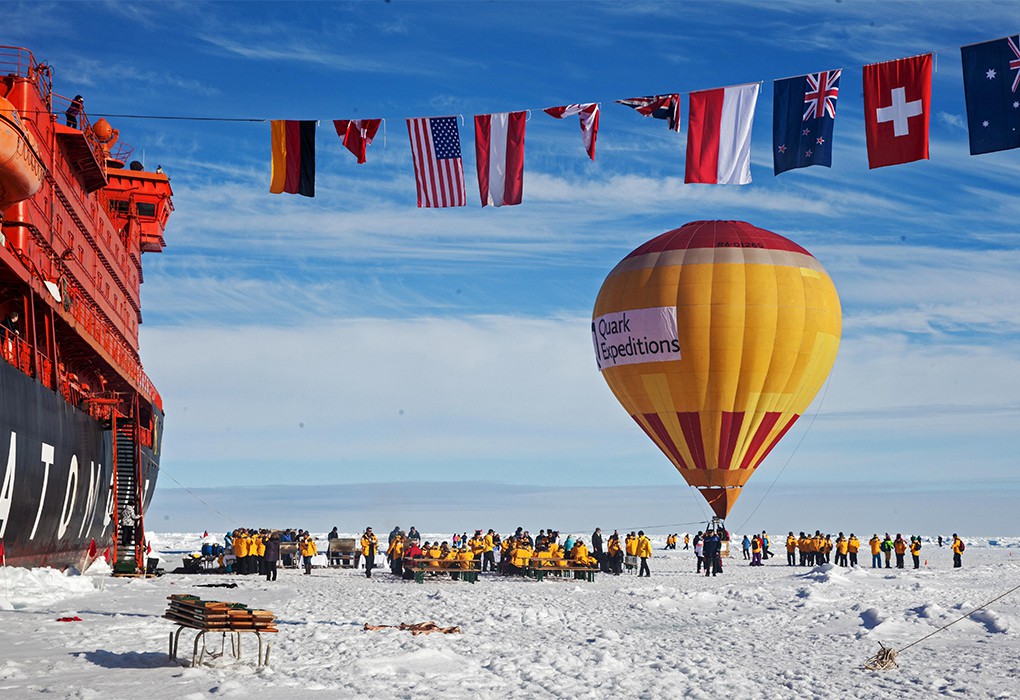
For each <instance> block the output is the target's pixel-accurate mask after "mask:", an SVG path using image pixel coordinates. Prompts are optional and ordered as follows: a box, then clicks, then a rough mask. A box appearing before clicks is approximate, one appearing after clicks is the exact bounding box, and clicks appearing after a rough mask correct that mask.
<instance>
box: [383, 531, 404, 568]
mask: <svg viewBox="0 0 1020 700" xmlns="http://www.w3.org/2000/svg"><path fill="white" fill-rule="evenodd" d="M386 556H387V557H389V560H390V571H391V572H392V573H393V575H394V576H398V577H403V575H404V536H403V535H401V534H400V533H397V534H396V535H394V536H393V539H392V540H390V546H389V547H387V548H386Z"/></svg>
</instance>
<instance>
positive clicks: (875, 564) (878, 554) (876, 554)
mask: <svg viewBox="0 0 1020 700" xmlns="http://www.w3.org/2000/svg"><path fill="white" fill-rule="evenodd" d="M868 544H869V545H871V568H872V569H881V568H882V539H881V538H880V537H879V536H878V533H875V534H874V535H872V536H871V539H870V540H868Z"/></svg>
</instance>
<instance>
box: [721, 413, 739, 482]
mask: <svg viewBox="0 0 1020 700" xmlns="http://www.w3.org/2000/svg"><path fill="white" fill-rule="evenodd" d="M743 422H744V412H743V411H736V412H733V411H723V413H722V420H721V423H720V426H719V468H720V469H729V468H730V467H731V466H732V465H731V464H730V462H731V461H732V459H733V453H734V452H735V451H736V449H737V437H739V436H740V426H741V424H743Z"/></svg>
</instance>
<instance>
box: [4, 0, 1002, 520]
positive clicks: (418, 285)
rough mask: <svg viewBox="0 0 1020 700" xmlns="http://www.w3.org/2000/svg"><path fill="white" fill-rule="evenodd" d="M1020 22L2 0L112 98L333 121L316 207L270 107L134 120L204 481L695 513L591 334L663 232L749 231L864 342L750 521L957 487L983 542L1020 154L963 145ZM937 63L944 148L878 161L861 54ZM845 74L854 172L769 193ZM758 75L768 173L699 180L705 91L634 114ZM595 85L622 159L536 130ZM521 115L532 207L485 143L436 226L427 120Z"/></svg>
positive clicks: (786, 455) (849, 9) (697, 508)
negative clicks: (667, 110) (676, 107)
mask: <svg viewBox="0 0 1020 700" xmlns="http://www.w3.org/2000/svg"><path fill="white" fill-rule="evenodd" d="M766 5H768V7H766ZM1017 31H1020V10H1017V8H1016V5H1015V4H1013V3H1006V2H1002V3H987V2H967V3H955V2H918V3H912V2H897V3H885V2H852V1H850V0H844V1H843V2H784V3H760V2H747V3H741V2H666V3H663V2H650V3H640V2H639V3H628V2H611V3H599V2H584V3H580V2H578V3H575V2H561V3H539V2H518V3H513V2H491V3H476V2H464V3H451V2H406V1H401V0H395V1H394V2H356V3H301V2H292V3H205V2H180V3H173V2H169V3H162V2H146V3H121V2H103V3H100V2H74V3H66V2H65V3H46V2H31V3H20V4H19V3H9V4H8V11H7V12H5V22H4V27H3V29H2V30H0V39H2V43H6V44H14V45H22V46H26V47H28V48H30V49H31V50H32V51H33V52H34V53H35V55H36V57H37V59H39V60H44V61H47V62H49V63H50V64H51V65H52V66H53V67H54V71H55V79H54V87H55V89H56V91H57V92H59V93H61V94H63V95H66V96H73V95H74V94H76V93H81V94H83V95H84V96H85V104H86V109H87V111H88V112H89V113H90V114H131V115H167V116H178V117H189V116H193V117H220V118H228V117H229V118H250V119H319V120H321V125H320V128H319V132H318V139H317V181H316V192H317V194H316V197H315V198H314V199H307V198H304V197H297V196H290V195H270V194H269V193H268V189H269V143H270V137H269V124H268V123H265V122H213V121H186V120H162V119H127V118H113V117H111V118H110V121H111V122H112V123H113V125H114V126H115V127H116V128H118V129H120V132H121V140H123V141H126V142H128V143H131V144H132V145H134V147H135V149H136V150H135V154H134V157H135V158H138V159H141V160H144V162H145V163H146V165H147V166H148V167H150V168H154V167H155V165H156V164H157V163H158V164H161V165H162V166H163V168H164V169H165V170H166V172H167V173H168V174H169V175H170V176H171V178H172V184H173V187H174V192H175V199H174V203H175V206H176V213H175V214H174V216H173V218H172V220H171V223H170V226H169V229H168V231H167V236H166V238H167V244H168V245H167V249H166V251H165V252H164V253H163V254H162V255H146V257H145V260H144V263H145V283H144V285H143V320H144V325H143V327H142V335H141V342H142V353H143V355H142V358H143V362H144V364H145V367H146V370H147V372H148V373H149V375H150V376H151V377H152V379H153V380H154V382H155V383H156V385H157V386H158V387H159V389H160V391H161V392H162V394H163V397H164V403H165V406H166V409H167V430H166V433H165V438H164V457H163V467H164V469H165V475H166V476H167V477H172V479H173V480H176V482H177V483H179V484H183V485H185V486H188V487H189V488H195V487H200V486H201V487H230V486H231V485H236V484H244V485H248V486H259V485H269V484H279V483H287V484H293V485H297V486H299V487H308V488H309V489H311V487H314V486H316V485H323V484H347V483H361V484H381V485H382V486H380V487H379V489H380V492H381V493H385V484H387V483H391V482H400V481H413V482H432V481H439V482H460V481H465V482H470V483H471V484H490V485H492V490H493V491H495V492H496V493H498V492H499V489H500V488H503V487H501V486H498V485H499V484H512V485H519V486H533V485H536V484H540V485H543V486H548V487H556V488H558V487H572V486H576V485H582V486H585V487H592V488H595V489H599V488H604V489H608V490H609V491H611V490H612V488H613V487H625V486H626V487H639V488H640V487H654V488H652V489H651V490H650V493H652V494H654V493H656V492H663V493H665V492H667V491H668V492H669V493H670V495H669V498H673V493H674V492H680V493H681V494H682V495H683V498H682V500H681V501H680V502H679V506H678V507H677V515H676V522H686V521H689V520H696V519H698V518H700V517H702V515H703V513H704V512H706V511H704V509H703V506H702V505H700V504H699V503H698V500H697V499H696V498H693V497H690V496H689V495H687V494H684V493H683V492H684V491H685V490H686V486H685V485H684V483H683V481H682V479H681V478H680V477H679V475H678V474H676V472H675V471H674V470H673V468H672V466H671V465H670V464H669V462H668V461H667V460H666V459H665V457H663V456H662V455H661V454H660V453H659V452H658V450H657V449H656V448H655V447H654V445H652V443H651V442H650V441H648V440H647V438H646V437H645V436H644V435H643V434H642V433H641V432H640V431H639V430H638V429H637V428H636V426H634V424H633V421H632V420H631V419H630V418H629V417H627V415H626V413H625V412H624V411H623V410H622V409H621V408H620V407H619V406H618V405H617V404H616V401H615V399H614V398H613V396H612V394H611V393H610V392H609V390H608V388H607V387H606V386H605V383H604V382H603V381H602V379H601V377H600V376H599V375H598V373H597V371H596V369H595V363H594V358H593V356H592V349H591V343H590V336H589V330H588V322H589V320H590V314H591V309H592V306H593V304H594V300H595V295H596V294H597V291H598V289H599V287H600V286H601V284H602V281H603V280H604V278H605V276H606V274H607V273H608V272H609V270H610V269H612V267H613V266H614V265H615V264H616V262H617V261H618V260H619V259H620V258H622V257H623V256H624V255H626V254H627V253H628V252H629V251H630V250H632V249H633V248H635V247H636V246H637V245H639V244H640V243H642V242H643V241H645V240H647V239H648V238H650V237H652V236H654V235H657V234H659V233H661V232H663V231H666V230H669V229H671V228H675V227H677V226H680V225H682V224H684V223H686V222H688V221H692V220H697V219H741V220H746V221H750V222H751V223H753V224H755V225H757V226H761V227H764V228H767V229H770V230H773V231H776V232H777V233H781V234H783V235H785V236H788V237H790V238H792V239H793V240H795V241H797V242H798V243H800V244H801V245H803V246H804V247H806V248H807V249H808V250H810V251H811V252H812V253H813V254H814V255H815V256H816V257H817V258H818V259H819V260H820V261H821V263H822V264H823V265H824V266H825V268H826V269H827V270H828V272H829V274H830V275H831V276H832V278H833V280H834V282H835V284H836V288H837V290H838V292H839V294H840V298H841V301H842V305H843V313H844V335H843V341H842V345H841V348H840V352H839V356H838V358H837V360H836V365H835V367H834V369H833V372H832V375H831V379H830V382H829V383H828V385H827V386H826V387H825V388H824V389H823V390H822V392H821V393H820V394H819V396H818V398H816V400H815V402H814V403H813V404H812V407H811V409H810V410H809V412H808V413H807V414H806V415H805V416H804V418H802V420H801V421H800V422H799V423H798V425H797V426H796V427H795V428H794V430H792V431H791V432H790V434H789V435H788V436H787V437H786V438H785V439H784V441H783V442H782V443H781V444H780V445H779V447H777V448H776V450H774V451H773V453H772V456H770V457H769V458H768V459H767V460H766V461H765V463H764V465H763V467H762V468H761V469H760V470H759V472H758V473H757V474H756V475H755V477H754V478H753V479H752V480H751V482H750V484H749V486H748V488H747V489H745V493H744V495H743V496H742V498H741V500H740V501H739V502H738V504H737V506H736V507H735V509H734V511H733V513H732V515H731V520H736V521H741V520H745V519H747V518H750V517H751V515H752V514H753V513H755V512H758V513H759V517H761V516H760V514H761V513H768V512H770V511H769V508H770V507H771V505H770V504H772V503H778V502H779V500H780V499H781V498H787V497H790V498H794V497H793V496H791V494H796V493H799V491H798V490H799V489H814V491H813V493H817V494H818V496H817V498H820V499H825V500H826V501H827V502H828V503H829V504H830V505H831V507H832V510H831V511H827V512H829V513H830V515H833V517H834V518H835V517H837V516H838V517H843V518H860V519H865V518H867V517H878V516H879V515H881V514H883V513H885V512H888V508H887V507H885V506H881V507H880V506H878V505H869V502H868V501H869V499H868V498H867V497H866V494H867V493H869V492H873V491H875V490H886V491H890V492H895V493H902V494H904V495H903V509H902V510H903V512H904V513H905V514H909V515H910V517H915V516H916V517H918V518H919V519H920V521H919V522H920V523H928V522H929V521H931V524H930V525H925V526H929V527H933V528H934V527H936V526H938V525H941V522H940V521H938V520H937V513H938V512H939V507H937V506H936V505H935V502H934V501H929V500H926V498H925V497H924V496H923V494H924V493H925V492H926V489H927V490H931V489H934V490H936V491H939V492H944V491H945V490H946V489H948V490H949V491H950V492H952V493H958V494H959V498H960V499H962V500H963V501H965V502H966V503H970V504H972V508H971V509H970V510H964V511H962V513H964V515H960V516H957V518H958V519H964V518H966V517H967V516H966V515H965V514H967V513H970V514H971V516H970V517H972V518H973V522H972V523H971V524H972V525H973V527H972V529H971V531H972V532H979V531H980V532H984V531H985V530H986V528H985V527H983V526H984V525H985V524H986V523H988V522H989V518H992V519H993V521H994V522H1002V523H1003V527H1010V526H1012V527H1013V529H1014V530H1015V525H1013V521H1012V519H1011V518H1010V516H1009V514H1008V513H1002V512H998V511H996V510H995V509H992V512H989V509H988V508H987V507H986V505H987V504H988V503H989V502H990V501H989V500H988V495H989V494H991V493H997V494H1000V495H1001V494H1002V493H1003V492H1004V491H1005V492H1013V493H1020V488H1018V487H1020V480H1018V476H1017V469H1016V467H1017V464H1018V457H1017V450H1016V446H1015V438H1014V435H1015V434H1016V433H1017V428H1018V427H1020V421H1018V417H1020V399H1018V397H1020V352H1018V349H1020V348H1018V330H1020V312H1018V304H1017V299H1018V298H1020V279H1018V276H1017V274H1016V273H1017V270H1018V269H1020V226H1018V224H1017V221H1018V220H1020V203H1018V200H1017V197H1016V194H1015V192H1016V182H1017V180H1018V176H1020V167H1018V163H1020V160H1018V158H1020V153H1018V152H1017V151H1007V152H1004V153H996V154H989V155H985V156H979V157H971V156H970V155H969V151H968V146H967V131H966V114H965V107H964V101H963V84H962V77H961V66H960V54H959V46H960V45H963V44H968V43H973V42H978V41H984V40H988V39H993V38H997V37H1001V36H1003V35H1005V34H1007V33H1013V32H1017ZM928 51H938V52H939V53H938V56H937V60H936V72H935V74H934V80H933V90H932V95H933V96H932V105H933V114H932V122H931V160H929V161H924V162H918V163H913V164H908V165H901V166H896V167H889V168H883V169H880V170H875V171H869V170H868V167H867V154H866V148H865V141H864V125H863V98H862V92H861V67H862V65H863V64H865V63H871V62H876V61H882V60H889V59H895V58H900V57H903V56H909V55H914V54H918V53H923V52H928ZM838 67H842V68H844V72H843V78H842V82H841V85H840V87H841V91H840V97H839V101H838V103H837V120H836V125H835V134H834V151H833V167H832V168H831V169H826V168H810V169H803V170H798V171H794V172H790V173H786V174H784V175H782V176H780V177H774V176H773V175H772V168H771V155H770V147H771V111H772V85H771V81H772V80H773V79H777V78H782V77H787V76H790V75H798V74H803V73H807V72H814V71H818V70H824V69H829V68H838ZM759 80H760V81H764V84H763V86H762V94H761V97H760V99H759V102H758V109H757V113H756V119H755V127H754V133H753V138H752V164H751V172H752V177H753V183H752V184H751V185H747V186H743V187H736V186H729V187H724V186H707V185H686V186H685V185H683V184H682V181H683V160H684V149H685V145H686V120H687V98H686V95H684V96H683V98H682V100H683V122H684V128H683V129H682V131H681V133H680V134H675V133H671V132H669V131H668V130H667V129H666V127H665V123H664V122H661V121H656V120H651V119H647V118H643V117H640V116H639V115H637V114H636V113H635V112H633V111H632V110H630V109H628V108H626V107H622V106H619V105H614V104H612V100H614V99H619V98H624V97H632V96H635V95H643V94H652V93H663V92H681V93H686V92H689V91H691V90H698V89H705V88H713V87H722V86H726V85H732V84H737V83H746V82H752V81H759ZM589 101H600V102H602V103H603V112H602V120H601V127H600V132H599V141H598V153H597V160H596V162H595V163H591V162H590V161H589V160H588V159H587V158H586V156H585V155H584V152H583V148H582V144H581V136H580V132H579V129H578V126H577V122H576V119H573V118H572V119H570V120H569V121H563V122H560V121H556V120H553V119H551V118H549V117H547V116H545V115H544V114H542V113H541V109H542V108H544V107H548V106H552V105H559V104H566V103H569V102H589ZM517 109H530V110H531V111H532V118H531V121H530V122H529V123H528V132H527V138H526V144H527V150H526V169H525V185H524V203H523V204H522V205H521V206H517V207H503V208H500V209H493V208H485V209H481V208H480V207H479V206H478V205H477V201H478V199H477V188H476V186H475V183H474V182H473V180H472V178H473V174H474V156H473V143H472V139H471V131H470V129H469V128H462V130H461V142H462V148H463V150H464V152H465V169H466V173H467V175H468V196H469V206H468V207H466V208H460V209H450V210H438V211H429V210H419V209H417V208H416V207H415V188H414V181H413V173H412V168H411V154H410V150H409V147H408V142H407V135H406V134H407V132H406V128H405V126H404V122H403V120H404V119H405V118H408V117H420V116H439V115H446V114H462V115H464V117H465V119H466V120H467V122H468V124H469V125H470V121H471V117H472V115H474V114H479V113H487V112H495V111H508V110H517ZM358 117H384V118H386V119H387V122H386V131H385V138H384V137H383V135H382V134H380V137H379V138H377V140H376V142H375V143H374V144H373V145H372V146H371V147H370V148H369V151H368V163H367V164H365V165H361V166H359V165H356V164H355V161H354V158H353V157H352V156H351V155H350V154H349V153H347V152H346V151H344V150H343V149H342V148H341V147H340V144H339V139H337V138H336V136H335V134H334V133H333V131H332V126H331V123H330V120H331V119H339V118H358ZM176 485H177V484H175V483H174V481H172V480H171V478H163V479H162V480H161V481H160V485H159V489H161V490H164V489H170V488H174V487H175V486H176ZM659 487H661V488H659ZM444 488H456V487H442V486H436V487H435V491H436V492H437V493H440V494H441V493H442V491H443V489H444ZM483 490H484V489H483ZM228 492H229V490H228V491H227V493H228ZM859 494H865V496H860V495H859ZM434 495H435V494H431V496H434ZM811 498H812V499H813V498H815V497H811ZM381 500H385V499H381ZM795 500H796V499H795V498H794V501H795ZM224 502H225V503H228V504H229V505H228V506H225V507H229V508H232V509H233V511H232V512H233V513H236V515H237V518H238V519H241V520H244V519H246V518H251V517H253V516H255V515H256V514H257V513H258V509H257V507H256V506H255V505H253V504H249V503H237V502H233V503H231V502H230V500H229V498H226V499H225V500H224ZM996 502H998V501H996ZM759 506H760V507H761V510H760V511H755V508H756V507H759ZM155 507H156V508H158V507H159V495H158V493H157V501H156V505H155ZM220 509H221V510H222V509H223V507H221V508H220ZM772 513H773V514H772V515H770V516H769V517H771V518H774V522H769V523H767V524H769V525H770V526H771V525H773V524H774V525H776V526H778V527H779V528H781V529H784V530H785V529H789V527H792V526H793V524H790V525H787V524H785V523H784V522H783V521H782V519H781V518H782V512H780V511H779V510H776V509H774V510H773V511H772ZM924 518H927V520H925V519H924ZM994 518H999V520H994ZM322 524H323V525H326V524H327V523H322ZM964 524H965V523H964ZM809 525H810V523H803V524H801V528H806V527H808V526H809ZM310 526H313V527H314V525H311V524H310ZM456 526H457V525H456V524H453V525H451V527H456ZM465 526H468V525H465ZM919 527H920V525H919ZM801 528H798V529H801ZM859 529H866V526H865V525H862V526H861V527H860V528H859ZM960 529H965V528H964V527H963V524H961V525H960Z"/></svg>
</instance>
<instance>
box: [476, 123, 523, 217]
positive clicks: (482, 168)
mask: <svg viewBox="0 0 1020 700" xmlns="http://www.w3.org/2000/svg"><path fill="white" fill-rule="evenodd" d="M527 116H528V113H527V112H501V113H498V114H476V115H475V163H476V165H477V166H478V193H479V194H480V195H481V197H482V206H483V207H484V206H485V205H486V204H491V205H493V206H494V207H500V206H503V205H504V204H520V203H521V198H522V196H523V194H524V126H525V122H526V121H527Z"/></svg>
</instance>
